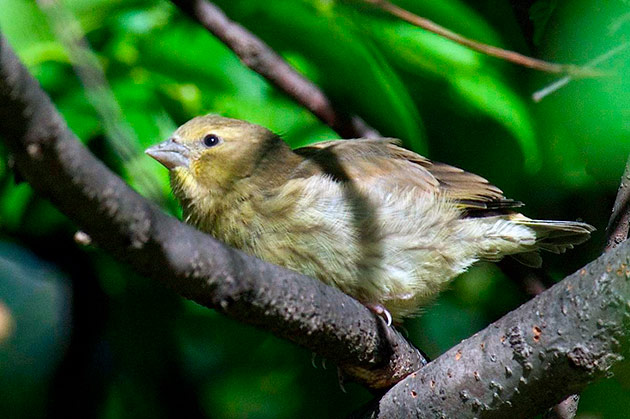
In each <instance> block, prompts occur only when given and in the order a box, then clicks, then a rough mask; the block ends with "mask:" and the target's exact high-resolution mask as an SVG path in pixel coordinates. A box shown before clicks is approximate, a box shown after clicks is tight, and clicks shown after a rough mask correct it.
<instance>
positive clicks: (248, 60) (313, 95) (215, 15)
mask: <svg viewBox="0 0 630 419" xmlns="http://www.w3.org/2000/svg"><path fill="white" fill-rule="evenodd" d="M172 2H173V3H174V4H175V5H177V7H179V8H180V9H181V10H182V11H183V12H184V13H186V14H187V15H189V16H190V17H192V18H193V19H195V20H196V21H198V22H199V23H200V24H201V25H202V26H203V27H205V28H206V29H207V30H208V31H210V32H211V33H212V34H213V35H214V36H216V37H217V38H219V39H220V40H221V41H222V42H223V43H224V44H225V45H226V46H227V47H228V48H230V49H231V50H232V51H234V53H235V54H236V55H237V56H238V57H239V58H240V59H241V61H242V62H243V63H244V64H245V65H246V66H247V67H249V68H251V69H252V70H254V71H255V72H257V73H258V74H260V75H261V76H263V77H264V78H266V79H267V80H268V81H269V82H270V83H272V84H273V85H274V86H276V87H277V88H278V89H280V90H281V91H283V92H284V93H286V94H287V95H288V96H289V97H291V98H292V99H294V100H295V101H296V102H298V103H299V104H300V105H302V106H304V107H305V108H306V109H308V110H309V111H311V112H312V113H313V114H314V115H315V116H317V117H318V118H319V119H320V120H322V121H323V122H324V123H325V124H327V125H329V126H330V127H331V128H332V129H334V130H335V131H336V132H337V133H338V134H339V135H341V136H342V137H344V138H358V137H375V136H376V137H378V136H379V134H378V132H377V131H376V130H374V128H372V127H370V126H368V125H367V124H366V123H365V122H364V121H363V120H362V119H361V118H359V117H357V116H351V115H348V114H347V113H345V112H343V111H341V110H340V109H338V108H336V107H335V106H334V104H333V103H332V102H331V101H330V100H329V99H328V98H327V97H326V95H325V94H324V92H322V91H321V90H320V88H319V87H317V86H316V85H315V84H313V83H312V82H311V81H310V80H307V79H306V78H305V77H304V76H302V75H301V74H300V73H298V72H297V71H295V70H294V69H293V68H292V67H291V66H290V65H289V64H287V62H286V61H284V60H283V59H282V57H280V56H279V55H278V54H276V53H275V52H274V51H273V50H272V49H271V48H270V47H269V46H268V45H267V44H265V43H264V42H263V41H262V40H260V39H259V38H258V37H256V35H254V34H252V33H251V32H249V31H248V30H247V29H245V28H244V27H242V26H241V25H239V24H238V23H236V22H233V21H231V20H230V19H229V18H228V17H227V16H226V15H225V13H223V11H222V10H221V9H219V8H218V7H217V6H216V5H214V4H213V3H211V2H209V1H206V0H173V1H172Z"/></svg>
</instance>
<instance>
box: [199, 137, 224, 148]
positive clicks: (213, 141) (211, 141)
mask: <svg viewBox="0 0 630 419" xmlns="http://www.w3.org/2000/svg"><path fill="white" fill-rule="evenodd" d="M220 142H221V139H220V138H219V137H218V136H217V135H214V134H208V135H206V136H205V137H203V145H205V146H206V147H214V146H215V145H219V143H220Z"/></svg>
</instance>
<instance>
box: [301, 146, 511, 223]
mask: <svg viewBox="0 0 630 419" xmlns="http://www.w3.org/2000/svg"><path fill="white" fill-rule="evenodd" d="M399 143H400V141H399V140H397V139H392V138H379V139H358V140H335V141H326V142H321V143H317V144H313V145H310V146H307V147H303V148H300V149H297V150H294V151H295V152H296V153H297V154H299V155H301V156H303V157H304V158H305V159H306V160H305V161H306V162H308V163H309V164H314V165H316V166H317V168H318V170H322V171H324V172H325V173H328V174H331V175H332V176H334V177H337V178H339V179H340V180H344V179H345V180H348V179H351V180H352V181H353V182H358V183H360V184H363V185H364V186H367V187H375V186H384V187H391V188H393V187H401V186H402V187H415V188H419V189H420V190H422V191H427V192H429V193H443V194H445V195H447V196H448V197H449V198H450V199H452V200H454V201H455V202H457V203H458V205H459V206H460V207H461V208H462V209H464V210H467V211H474V210H501V209H506V208H514V207H519V206H522V205H523V204H522V203H521V202H518V201H514V200H511V199H507V198H505V197H504V196H503V192H502V191H501V190H500V189H499V188H497V187H496V186H494V185H492V184H490V183H489V182H488V181H487V180H486V179H484V178H482V177H481V176H477V175H475V174H472V173H469V172H466V171H464V170H462V169H458V168H457V167H453V166H449V165H447V164H443V163H437V162H433V161H431V160H429V159H427V158H426V157H423V156H421V155H419V154H416V153H414V152H412V151H409V150H406V149H404V148H402V147H400V146H399Z"/></svg>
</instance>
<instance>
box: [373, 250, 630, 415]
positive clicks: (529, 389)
mask: <svg viewBox="0 0 630 419" xmlns="http://www.w3.org/2000/svg"><path fill="white" fill-rule="evenodd" d="M629 338H630V242H625V243H623V244H621V245H620V246H619V247H617V248H616V249H614V250H612V251H610V252H607V253H605V254H604V255H603V256H601V257H600V258H598V259H597V260H595V261H594V262H591V263H590V264H589V265H587V266H586V267H584V268H582V269H580V270H579V271H578V272H576V273H574V274H573V275H571V276H569V277H567V278H566V279H564V280H563V281H561V282H559V283H558V284H556V285H554V286H553V287H551V288H550V289H548V290H547V291H545V292H543V293H541V294H540V295H538V296H537V297H536V298H534V299H532V300H530V301H529V302H527V303H525V304H524V305H522V306H521V307H519V308H518V309H516V310H514V311H512V312H511V313H509V314H507V315H506V316H504V317H503V318H501V319H499V320H498V321H497V322H495V323H493V324H491V325H490V326H488V327H487V328H485V329H484V330H482V331H480V332H479V333H477V334H475V335H474V336H472V337H471V338H469V339H466V340H465V341H463V342H462V343H460V344H459V345H457V346H455V347H453V348H452V349H450V350H449V351H447V352H446V353H444V354H443V355H442V356H440V357H439V358H437V359H436V360H434V361H433V362H430V363H429V364H428V365H427V366H425V367H424V368H422V369H421V370H420V371H418V372H416V373H414V374H412V375H411V376H409V377H407V378H406V379H404V380H403V381H401V382H400V383H398V384H397V385H396V386H394V387H393V388H392V389H391V390H390V391H388V392H387V394H386V395H385V396H384V397H383V398H382V399H380V400H379V401H378V402H377V404H376V406H372V409H371V410H369V411H368V412H366V413H364V415H365V417H371V418H381V417H382V418H385V417H388V418H389V417H403V416H405V417H408V412H415V413H414V417H420V418H428V417H457V418H467V417H487V418H504V417H531V416H534V415H536V414H538V413H541V412H542V411H544V410H545V409H546V408H547V407H549V406H551V405H554V404H555V403H558V402H559V401H561V400H563V399H565V398H566V397H567V396H568V395H570V394H575V393H578V392H580V391H581V390H582V389H584V387H585V386H586V385H587V384H588V383H590V382H591V381H593V380H595V379H597V378H600V377H602V376H604V375H605V373H606V371H608V370H609V369H610V367H611V366H612V365H613V364H614V363H615V362H618V361H620V360H622V359H623V356H624V355H626V354H627V351H628V346H629ZM403 412H405V413H403Z"/></svg>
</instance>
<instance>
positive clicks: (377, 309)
mask: <svg viewBox="0 0 630 419" xmlns="http://www.w3.org/2000/svg"><path fill="white" fill-rule="evenodd" d="M365 306H366V307H367V308H369V309H370V311H371V312H372V313H374V314H376V315H377V316H380V317H382V318H383V319H384V320H385V322H386V323H387V325H388V326H391V325H392V315H391V313H390V312H389V311H388V310H387V309H386V308H385V307H384V306H383V305H381V304H366V305H365Z"/></svg>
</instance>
